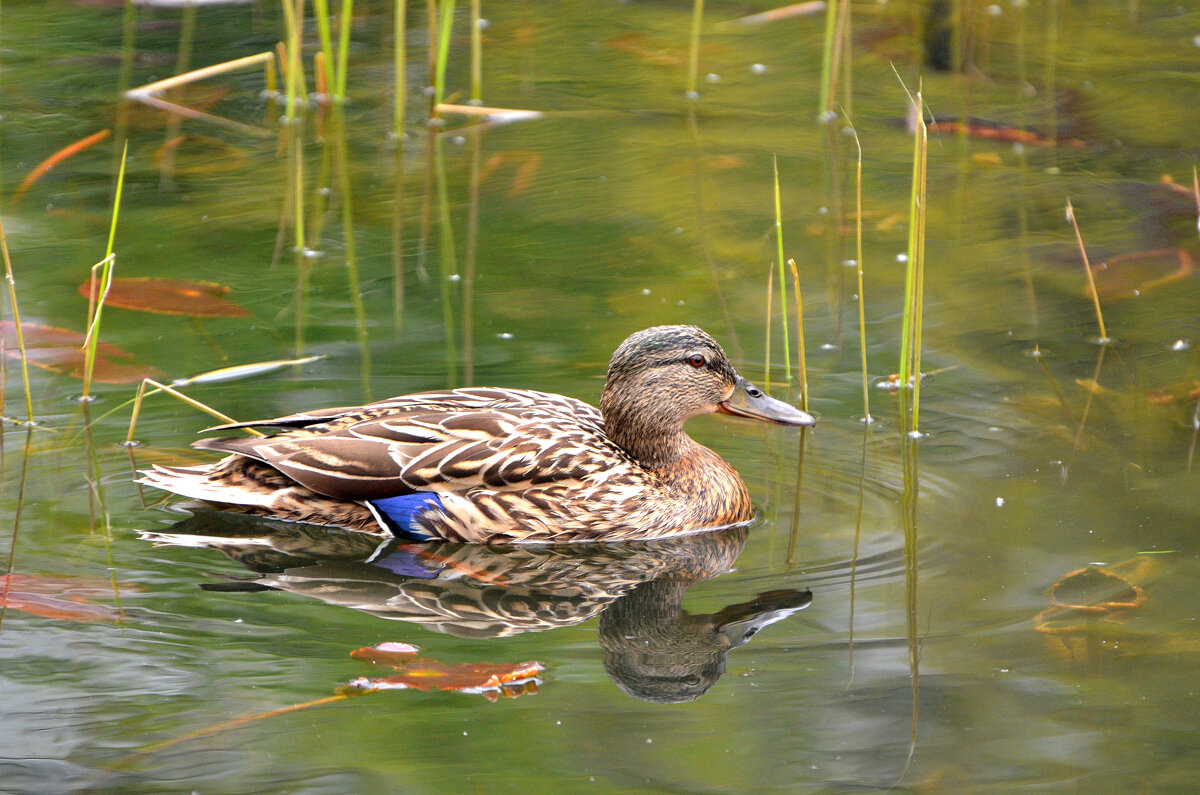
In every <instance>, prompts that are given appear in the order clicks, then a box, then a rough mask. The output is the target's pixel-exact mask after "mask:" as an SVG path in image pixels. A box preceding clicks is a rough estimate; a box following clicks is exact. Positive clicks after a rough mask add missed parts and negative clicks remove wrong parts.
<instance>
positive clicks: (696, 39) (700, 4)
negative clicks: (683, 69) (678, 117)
mask: <svg viewBox="0 0 1200 795" xmlns="http://www.w3.org/2000/svg"><path fill="white" fill-rule="evenodd" d="M703 22H704V0H692V33H691V36H690V38H689V40H688V73H687V96H688V97H690V98H691V99H697V98H699V96H700V95H699V93H697V91H696V85H697V83H696V78H697V73H698V72H699V71H700V27H701V25H702V24H703Z"/></svg>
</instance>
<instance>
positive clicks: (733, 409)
mask: <svg viewBox="0 0 1200 795" xmlns="http://www.w3.org/2000/svg"><path fill="white" fill-rule="evenodd" d="M717 411H719V412H721V413H722V414H728V415H730V416H732V417H745V418H747V419H751V420H760V421H762V422H774V423H776V424H778V425H815V424H816V422H817V421H816V420H815V419H813V416H812V415H811V414H808V413H806V412H803V411H801V410H800V409H798V408H796V407H795V406H793V405H791V404H790V403H784V402H783V401H782V400H776V399H775V398H773V397H771V396H770V395H767V394H766V393H764V392H763V391H762V390H760V389H758V388H757V387H755V386H754V384H752V383H750V382H749V381H747V380H746V379H745V378H742V377H740V376H739V377H738V380H737V385H736V386H734V388H733V394H732V395H730V396H729V398H728V399H727V400H725V401H722V402H721V403H718V404H717Z"/></svg>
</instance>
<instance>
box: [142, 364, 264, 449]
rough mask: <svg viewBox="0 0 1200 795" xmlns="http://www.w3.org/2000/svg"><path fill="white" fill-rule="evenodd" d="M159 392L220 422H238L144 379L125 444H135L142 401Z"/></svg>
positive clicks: (149, 379) (175, 390)
mask: <svg viewBox="0 0 1200 795" xmlns="http://www.w3.org/2000/svg"><path fill="white" fill-rule="evenodd" d="M147 386H152V387H154V389H153V390H151V391H149V392H147V391H146V387H147ZM159 392H166V393H167V394H168V395H170V396H171V397H173V398H175V399H177V400H181V401H183V402H184V403H186V404H188V405H189V406H191V407H192V408H194V409H199V410H200V411H203V412H204V413H205V414H207V415H209V416H210V417H216V418H217V419H218V420H220V421H221V422H223V423H227V424H229V425H233V424H235V423H236V422H237V420H235V419H234V418H233V417H230V416H229V415H228V414H222V413H221V412H219V411H217V410H216V409H214V408H210V407H209V406H206V405H205V404H203V403H201V402H200V401H199V400H196V399H195V398H190V397H188V396H187V395H185V394H183V393H182V392H180V391H179V390H177V389H172V388H171V387H169V386H167V385H166V384H160V383H159V382H157V381H155V380H154V379H153V378H143V379H142V383H141V385H140V386H138V391H137V397H136V398H134V401H133V412H132V413H131V414H130V416H129V433H128V435H126V437H125V444H133V434H134V432H135V431H136V430H137V423H138V417H140V416H141V413H142V401H143V400H145V399H146V398H147V397H149V396H150V395H154V394H157V393H159ZM242 430H244V431H246V433H249V434H252V435H254V436H264V435H265V434H263V433H262V432H261V431H257V430H255V429H254V428H243V429H242Z"/></svg>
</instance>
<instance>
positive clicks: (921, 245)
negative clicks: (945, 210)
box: [900, 89, 929, 434]
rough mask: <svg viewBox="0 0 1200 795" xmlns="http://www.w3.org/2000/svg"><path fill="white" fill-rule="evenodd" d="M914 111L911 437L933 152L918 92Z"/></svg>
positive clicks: (908, 302) (906, 368)
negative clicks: (928, 177)
mask: <svg viewBox="0 0 1200 795" xmlns="http://www.w3.org/2000/svg"><path fill="white" fill-rule="evenodd" d="M910 99H911V102H912V105H913V111H914V118H915V122H914V134H913V167H912V191H911V193H910V195H909V206H908V215H909V224H908V249H907V257H908V262H907V267H906V269H905V275H904V328H903V332H902V334H901V338H900V388H901V390H902V391H906V390H907V389H908V387H909V384H911V385H912V390H913V397H912V406H911V410H912V413H911V415H909V414H908V408H907V403H908V401H907V400H906V401H904V402H903V403H902V405H903V406H905V417H904V422H905V423H906V424H907V425H908V428H909V432H910V433H914V434H915V433H916V432H917V429H918V427H919V409H920V389H921V325H922V322H923V317H922V303H923V298H924V279H925V273H924V267H925V262H924V258H925V201H926V194H925V178H926V169H925V159H926V155H927V153H928V150H929V132H928V126H927V125H926V123H925V104H924V99H923V98H922V95H921V91H920V90H919V89H918V91H917V95H916V97H915V98H910Z"/></svg>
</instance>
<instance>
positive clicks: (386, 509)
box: [368, 491, 442, 541]
mask: <svg viewBox="0 0 1200 795" xmlns="http://www.w3.org/2000/svg"><path fill="white" fill-rule="evenodd" d="M368 502H369V503H370V504H371V505H373V506H374V507H375V509H376V511H377V513H378V516H379V517H380V519H382V520H383V521H385V522H387V523H388V529H389V530H391V531H392V532H393V533H396V534H397V535H405V536H410V537H412V538H416V539H420V540H422V541H427V540H429V539H431V538H432V536H430V535H429V534H428V533H426V532H425V531H423V530H421V529H420V528H419V527H418V526H417V519H418V517H419V516H420V515H421V514H422V513H424V512H425V511H426V510H428V509H430V508H441V507H442V501H441V499H439V498H438V496H437V495H436V494H430V493H428V492H420V491H418V492H416V493H414V494H401V495H400V496H398V497H384V498H383V499H379V500H368Z"/></svg>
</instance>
